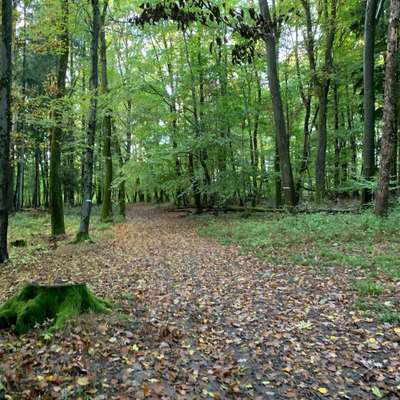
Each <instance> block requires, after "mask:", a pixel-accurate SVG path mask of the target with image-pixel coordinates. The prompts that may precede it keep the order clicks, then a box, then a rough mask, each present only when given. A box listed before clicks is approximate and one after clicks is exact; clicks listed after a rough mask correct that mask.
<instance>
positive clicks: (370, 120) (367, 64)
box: [361, 0, 378, 204]
mask: <svg viewBox="0 0 400 400" xmlns="http://www.w3.org/2000/svg"><path fill="white" fill-rule="evenodd" d="M377 7H378V0H367V6H366V9H365V28H364V62H363V68H364V136H363V152H362V159H363V178H364V179H366V180H368V181H369V180H371V179H372V178H373V176H374V174H375V83H374V81H375V79H374V68H375V28H376V22H377V18H376V12H377ZM371 200H372V191H371V189H369V188H364V189H363V190H362V192H361V203H362V204H368V203H369V202H371Z"/></svg>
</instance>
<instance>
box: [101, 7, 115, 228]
mask: <svg viewBox="0 0 400 400" xmlns="http://www.w3.org/2000/svg"><path fill="white" fill-rule="evenodd" d="M107 8H108V0H105V1H104V4H103V11H102V14H101V31H100V63H101V91H102V93H103V95H107V94H108V76H107V43H106V32H105V22H106V14H107ZM106 102H108V99H107V98H106ZM111 140H112V118H111V109H110V107H109V106H106V109H105V115H104V119H103V157H104V182H103V202H102V207H101V220H102V221H103V222H109V221H111V220H112V201H111V194H112V191H111V184H112V180H113V164H112V153H111Z"/></svg>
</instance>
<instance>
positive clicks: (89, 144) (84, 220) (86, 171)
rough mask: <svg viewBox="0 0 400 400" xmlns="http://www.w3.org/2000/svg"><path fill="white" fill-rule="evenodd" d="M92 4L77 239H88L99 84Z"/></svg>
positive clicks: (96, 29)
mask: <svg viewBox="0 0 400 400" xmlns="http://www.w3.org/2000/svg"><path fill="white" fill-rule="evenodd" d="M91 4H92V13H93V15H92V18H93V20H92V27H91V28H92V29H91V36H92V39H91V47H90V58H91V76H90V90H91V99H90V107H89V117H88V125H87V132H86V150H85V158H84V168H83V199H82V200H83V202H82V210H81V223H80V226H79V232H78V235H77V241H81V240H89V239H90V237H89V225H90V214H91V210H92V195H93V161H94V160H93V159H94V157H93V153H94V142H95V136H96V127H97V94H98V93H97V91H98V86H99V70H98V61H99V56H98V48H99V33H100V25H101V22H100V10H99V0H91Z"/></svg>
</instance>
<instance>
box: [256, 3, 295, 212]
mask: <svg viewBox="0 0 400 400" xmlns="http://www.w3.org/2000/svg"><path fill="white" fill-rule="evenodd" d="M259 4H260V10H261V15H262V17H263V19H264V42H265V45H266V57H267V66H268V68H267V72H268V83H269V89H270V92H271V97H272V105H273V110H274V121H275V129H276V139H277V144H278V152H279V165H280V170H281V175H282V184H283V188H282V189H283V193H284V197H285V201H286V203H287V204H288V205H289V206H290V207H295V206H296V204H297V195H296V190H295V185H294V179H293V171H292V164H291V161H290V153H289V137H288V134H287V132H286V123H285V114H284V111H283V104H282V94H281V88H280V84H279V74H278V65H277V64H278V55H277V50H276V46H277V39H276V32H274V29H273V25H274V23H273V21H272V19H271V14H270V10H269V5H268V0H259Z"/></svg>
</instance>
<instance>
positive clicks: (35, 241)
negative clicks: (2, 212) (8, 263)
mask: <svg viewBox="0 0 400 400" xmlns="http://www.w3.org/2000/svg"><path fill="white" fill-rule="evenodd" d="M99 214H100V210H99V208H98V207H94V208H93V217H92V221H91V226H92V231H91V237H92V240H93V241H97V240H100V239H101V238H104V237H106V236H109V235H110V234H111V233H110V232H109V229H108V228H109V227H110V224H107V223H102V222H101V221H100V215H99ZM79 217H80V214H79V210H78V209H75V208H74V209H66V210H65V225H66V233H67V234H66V236H65V239H67V240H68V241H70V240H71V238H72V236H73V235H75V233H76V228H77V226H78V224H79ZM16 240H24V241H26V243H27V247H10V255H11V259H18V264H19V265H20V264H21V265H22V264H29V263H32V262H35V261H37V260H38V259H39V257H40V256H42V255H44V254H46V253H48V252H49V251H50V249H51V248H52V241H51V240H50V215H49V214H48V213H47V212H44V211H40V210H38V211H24V212H19V213H16V214H13V215H12V216H11V218H10V227H9V241H10V243H11V242H13V241H16Z"/></svg>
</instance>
